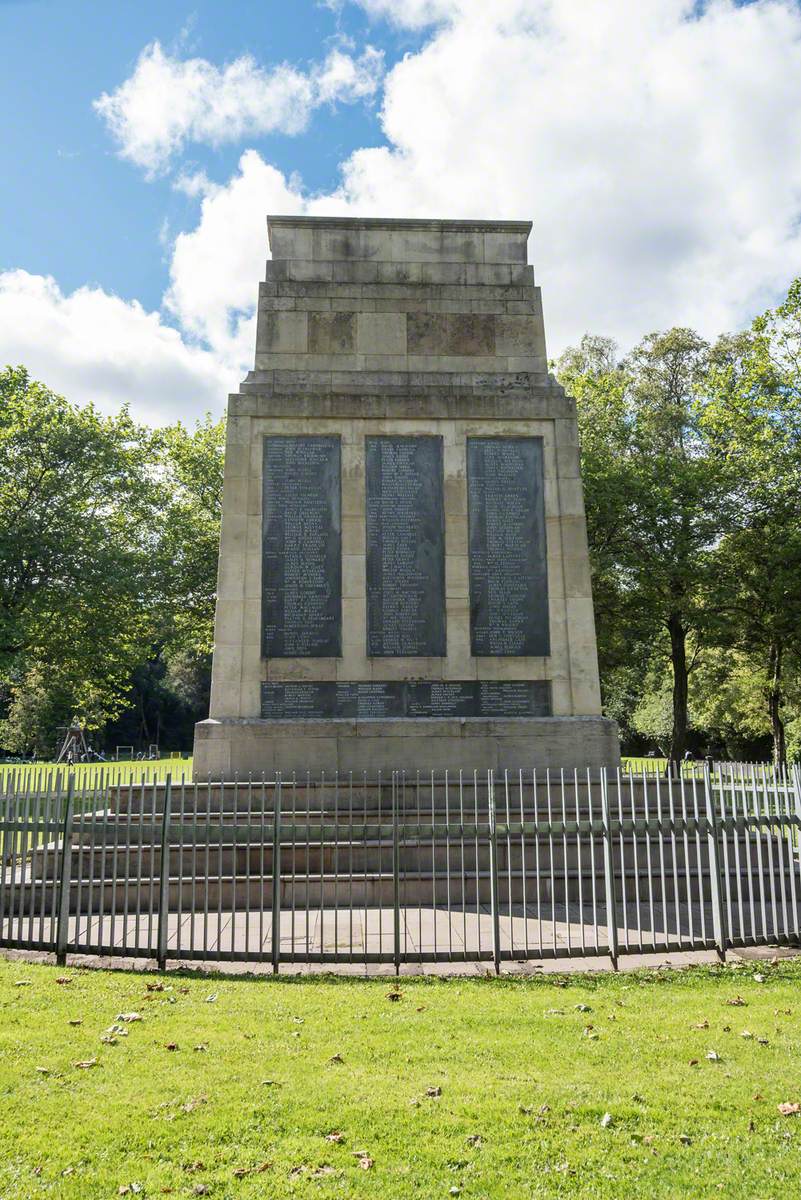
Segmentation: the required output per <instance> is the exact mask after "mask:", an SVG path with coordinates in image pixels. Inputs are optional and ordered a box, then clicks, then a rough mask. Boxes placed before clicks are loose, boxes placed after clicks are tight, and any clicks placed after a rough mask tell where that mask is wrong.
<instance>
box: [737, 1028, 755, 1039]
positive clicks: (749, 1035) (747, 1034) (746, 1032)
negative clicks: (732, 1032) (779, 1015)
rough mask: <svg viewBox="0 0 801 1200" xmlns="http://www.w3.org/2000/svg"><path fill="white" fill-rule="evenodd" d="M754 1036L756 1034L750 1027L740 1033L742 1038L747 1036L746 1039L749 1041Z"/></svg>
mask: <svg viewBox="0 0 801 1200" xmlns="http://www.w3.org/2000/svg"><path fill="white" fill-rule="evenodd" d="M753 1036H754V1035H753V1033H752V1032H751V1030H750V1029H744V1030H743V1032H742V1033H741V1034H740V1037H741V1038H745V1040H746V1041H747V1042H749V1041H750V1040H751V1038H752V1037H753Z"/></svg>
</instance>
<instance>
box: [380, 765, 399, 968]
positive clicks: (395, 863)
mask: <svg viewBox="0 0 801 1200" xmlns="http://www.w3.org/2000/svg"><path fill="white" fill-rule="evenodd" d="M379 820H380V816H379ZM392 908H393V912H392V936H393V943H392V946H393V949H392V954H393V961H394V963H395V974H396V975H400V964H401V937H400V839H399V836H398V773H397V771H393V772H392Z"/></svg>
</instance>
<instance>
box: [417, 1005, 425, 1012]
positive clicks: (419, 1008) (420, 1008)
mask: <svg viewBox="0 0 801 1200" xmlns="http://www.w3.org/2000/svg"><path fill="white" fill-rule="evenodd" d="M425 1011H426V1006H425V1004H420V1005H418V1007H417V1012H425Z"/></svg>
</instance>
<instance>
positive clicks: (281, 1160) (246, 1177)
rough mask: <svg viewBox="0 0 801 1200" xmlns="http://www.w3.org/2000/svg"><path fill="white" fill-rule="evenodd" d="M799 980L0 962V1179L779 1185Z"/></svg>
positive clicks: (799, 1170) (706, 1192)
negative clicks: (413, 974)
mask: <svg viewBox="0 0 801 1200" xmlns="http://www.w3.org/2000/svg"><path fill="white" fill-rule="evenodd" d="M65 981H68V982H65ZM799 985H801V967H799V965H796V964H793V963H782V964H779V965H777V966H773V967H771V966H761V967H759V968H755V967H754V966H753V965H749V966H744V967H741V968H740V969H738V970H735V969H734V968H732V967H724V968H697V969H693V970H691V971H685V972H673V973H671V972H656V973H648V974H645V973H642V974H630V975H620V976H612V975H601V976H594V977H591V976H586V975H584V976H572V977H563V978H562V979H561V980H560V979H559V978H558V977H554V976H550V977H545V978H534V979H520V978H518V979H515V978H501V979H499V980H498V979H475V978H474V979H466V978H452V979H450V980H434V979H427V980H426V979H420V980H402V981H401V984H400V997H399V998H397V999H393V998H392V994H391V992H392V988H393V984H392V983H391V981H390V980H388V979H374V980H370V981H367V980H363V979H332V978H330V977H329V978H324V977H319V978H308V977H307V978H305V979H300V978H298V979H279V980H273V979H271V978H267V977H264V978H252V977H246V976H239V977H234V976H221V975H218V976H205V977H201V976H193V975H190V974H183V975H181V974H170V975H168V976H163V977H161V978H160V977H158V976H156V975H153V974H145V973H141V972H126V971H118V972H104V971H100V970H94V969H85V970H77V969H68V970H66V971H64V970H59V969H58V968H55V967H49V966H42V965H39V964H34V963H20V962H7V961H5V960H0V1009H1V1010H2V1011H0V1196H1V1197H2V1198H3V1200H11V1198H12V1197H25V1198H26V1200H28V1198H29V1197H38V1196H48V1197H50V1196H56V1197H74V1198H75V1200H78V1198H80V1200H89V1198H92V1197H103V1198H104V1200H105V1198H107V1197H112V1196H117V1195H132V1196H133V1195H137V1194H138V1195H141V1196H149V1197H153V1196H158V1195H169V1194H174V1195H176V1196H201V1195H208V1196H215V1197H236V1198H245V1197H256V1196H259V1197H263V1196H269V1197H282V1196H300V1197H302V1196H322V1197H325V1196H346V1195H347V1196H380V1197H392V1198H393V1200H395V1198H400V1197H406V1196H420V1197H426V1198H428V1197H437V1196H442V1197H447V1196H450V1195H461V1196H463V1197H504V1198H507V1197H523V1196H567V1195H573V1196H581V1197H588V1196H606V1197H621V1196H648V1197H652V1196H670V1197H676V1196H692V1197H700V1196H720V1195H721V1194H722V1195H725V1196H727V1197H732V1196H743V1197H753V1196H759V1197H772V1196H777V1197H778V1196H789V1195H797V1194H798V1190H799V1181H800V1180H801V1116H791V1115H788V1116H785V1115H782V1114H781V1113H780V1112H779V1108H778V1106H779V1105H780V1104H782V1103H785V1102H796V1101H801V992H800V991H799ZM738 997H739V998H741V999H742V1001H743V1003H740V1002H739V1000H738V1002H737V1003H736V1004H732V1003H731V1002H732V1001H734V1000H737V998H738ZM131 1013H138V1014H140V1016H141V1020H135V1021H130V1022H126V1021H124V1020H123V1019H122V1017H121V1016H120V1014H131ZM115 1024H116V1025H118V1026H119V1027H120V1030H124V1031H125V1036H122V1035H121V1033H119V1032H118V1033H114V1032H112V1033H108V1032H107V1031H108V1030H109V1028H110V1027H111V1026H112V1025H115ZM746 1035H748V1036H746ZM104 1037H105V1038H108V1039H111V1040H108V1041H105V1042H104V1041H103V1040H101V1039H102V1038H104ZM712 1056H714V1057H712ZM87 1063H91V1064H93V1065H91V1066H86V1065H83V1066H81V1065H77V1064H87ZM607 1114H608V1116H607ZM125 1189H128V1190H127V1191H126V1190H125Z"/></svg>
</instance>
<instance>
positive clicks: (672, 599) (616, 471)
mask: <svg viewBox="0 0 801 1200" xmlns="http://www.w3.org/2000/svg"><path fill="white" fill-rule="evenodd" d="M582 346H583V347H585V353H584V360H585V361H584V363H583V364H582V362H581V353H580V352H579V355H578V357H577V355H576V352H575V351H572V352H569V353H568V355H566V356H565V358H563V359H562V360H561V361H560V363H559V365H558V369H559V374H560V378H561V380H562V382H563V383H564V385H565V387H566V388H567V389H568V391H570V392H571V393H572V394H573V395H575V396H576V400H577V404H578V412H579V425H580V430H581V433H582V468H583V473H584V478H585V483H586V486H587V508H588V528H589V536H590V540H591V544H592V547H593V549H592V554H593V566H594V586H595V587H596V589H597V590H598V591H599V592H600V595H601V598H602V600H601V612H602V613H603V608H604V606H605V605H606V604H608V605H609V606H610V610H611V611H610V614H609V615H610V618H611V623H614V613H615V612H616V614H617V629H618V637H619V638H622V639H623V640H624V642H625V639H626V634H627V632H628V631H629V630H634V631H635V635H634V642H635V645H636V646H637V649H638V657H639V659H640V665H641V667H643V668H644V667H645V666H646V664H647V661H648V658H649V653H650V651H649V646H652V645H653V642H654V641H655V639H657V638H658V637H659V633H660V630H662V631H664V632H665V633H666V635H667V637H668V639H669V658H670V663H671V668H672V695H671V709H672V732H671V738H670V751H669V753H670V757H671V758H672V759H674V760H679V759H680V758H681V757H682V755H683V753H684V750H685V749H686V747H687V738H688V680H689V673H690V671H691V669H692V665H693V659H692V654H693V650H695V651H697V649H698V647H699V646H700V644H701V642H702V640H703V638H704V637H705V636H706V635H707V633H708V627H709V623H710V619H711V616H712V614H711V612H710V609H709V606H708V605H707V604H706V602H705V601H706V595H707V592H708V587H709V579H710V575H711V571H712V569H713V568H712V564H713V560H714V547H715V545H716V543H717V541H718V539H719V538H720V536H721V533H722V531H723V530H724V529H726V528H727V527H728V523H729V522H730V520H731V515H732V505H731V495H730V483H729V478H728V472H727V470H726V462H725V459H724V458H723V457H722V456H721V455H720V453H719V452H718V449H717V447H716V445H715V444H714V443H710V442H709V440H708V439H707V438H706V437H705V432H704V423H703V415H704V409H705V404H706V396H705V392H704V389H703V382H704V378H705V374H706V368H707V359H708V351H709V347H708V346H707V344H706V342H704V341H703V339H701V338H700V337H699V336H698V335H697V334H696V333H694V332H693V331H692V330H689V329H671V330H669V331H668V332H666V333H660V334H657V333H655V334H650V335H649V336H648V337H646V338H645V339H643V341H642V342H641V343H640V344H639V345H638V346H637V347H635V349H634V350H633V351H632V352H631V354H630V355H629V356H628V357H627V358H625V359H624V360H623V361H622V362H621V363H619V364H618V363H616V361H615V359H614V355H613V348H610V346H609V343H604V342H601V341H599V340H597V339H596V340H595V341H594V342H593V341H590V342H589V343H587V342H585V343H582ZM580 350H581V348H580ZM607 623H610V622H609V621H607ZM602 626H603V622H602ZM691 643H692V645H691ZM623 650H624V646H621V652H622V651H623Z"/></svg>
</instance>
